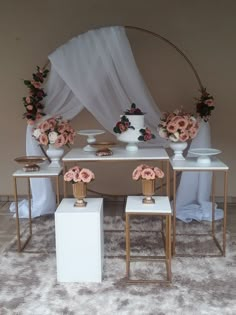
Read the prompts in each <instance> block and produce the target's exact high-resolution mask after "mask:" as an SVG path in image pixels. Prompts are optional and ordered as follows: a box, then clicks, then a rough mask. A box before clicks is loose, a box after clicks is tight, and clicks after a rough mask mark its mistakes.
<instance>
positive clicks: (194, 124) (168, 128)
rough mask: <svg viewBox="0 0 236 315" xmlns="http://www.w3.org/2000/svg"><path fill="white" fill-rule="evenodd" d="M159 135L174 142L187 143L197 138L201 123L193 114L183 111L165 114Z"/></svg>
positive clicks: (178, 110)
mask: <svg viewBox="0 0 236 315" xmlns="http://www.w3.org/2000/svg"><path fill="white" fill-rule="evenodd" d="M158 127H159V135H160V136H161V137H162V138H164V139H167V140H170V141H172V142H178V141H179V142H186V141H187V140H190V139H193V138H194V137H196V135H197V133H198V130H199V122H198V120H197V119H196V118H195V117H194V115H193V114H190V113H187V112H185V111H183V110H182V109H176V110H175V111H173V112H172V113H169V112H165V113H163V117H162V118H161V123H160V124H159V125H158Z"/></svg>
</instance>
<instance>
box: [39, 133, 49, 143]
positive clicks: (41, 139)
mask: <svg viewBox="0 0 236 315" xmlns="http://www.w3.org/2000/svg"><path fill="white" fill-rule="evenodd" d="M39 142H40V143H41V144H42V145H48V137H47V136H46V135H45V134H41V135H40V136H39Z"/></svg>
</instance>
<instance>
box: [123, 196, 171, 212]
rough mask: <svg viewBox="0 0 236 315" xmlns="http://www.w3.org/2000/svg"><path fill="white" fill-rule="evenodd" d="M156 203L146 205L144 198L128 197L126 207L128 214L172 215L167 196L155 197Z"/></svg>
mask: <svg viewBox="0 0 236 315" xmlns="http://www.w3.org/2000/svg"><path fill="white" fill-rule="evenodd" d="M153 198H154V199H155V203H153V204H144V203H143V202H142V200H143V196H128V198H127V203H126V207H125V212H126V213H147V214H149V213H152V214H171V213H172V210H171V206H170V202H169V198H168V197H166V196H153Z"/></svg>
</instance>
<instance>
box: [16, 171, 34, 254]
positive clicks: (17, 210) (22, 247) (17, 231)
mask: <svg viewBox="0 0 236 315" xmlns="http://www.w3.org/2000/svg"><path fill="white" fill-rule="evenodd" d="M27 179H28V201H29V236H28V238H27V239H26V240H25V242H24V243H23V244H21V233H20V219H19V207H18V192H17V182H16V177H14V196H15V205H16V236H17V251H18V252H21V251H22V250H23V249H24V248H25V246H26V245H27V244H28V243H29V241H30V239H31V237H32V218H31V194H30V180H29V178H27Z"/></svg>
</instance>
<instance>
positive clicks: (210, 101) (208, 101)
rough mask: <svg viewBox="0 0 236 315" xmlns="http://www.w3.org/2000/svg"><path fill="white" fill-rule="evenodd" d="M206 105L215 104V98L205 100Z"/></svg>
mask: <svg viewBox="0 0 236 315" xmlns="http://www.w3.org/2000/svg"><path fill="white" fill-rule="evenodd" d="M204 103H205V104H206V105H208V106H212V105H213V103H214V102H213V100H212V99H208V100H205V102H204Z"/></svg>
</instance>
